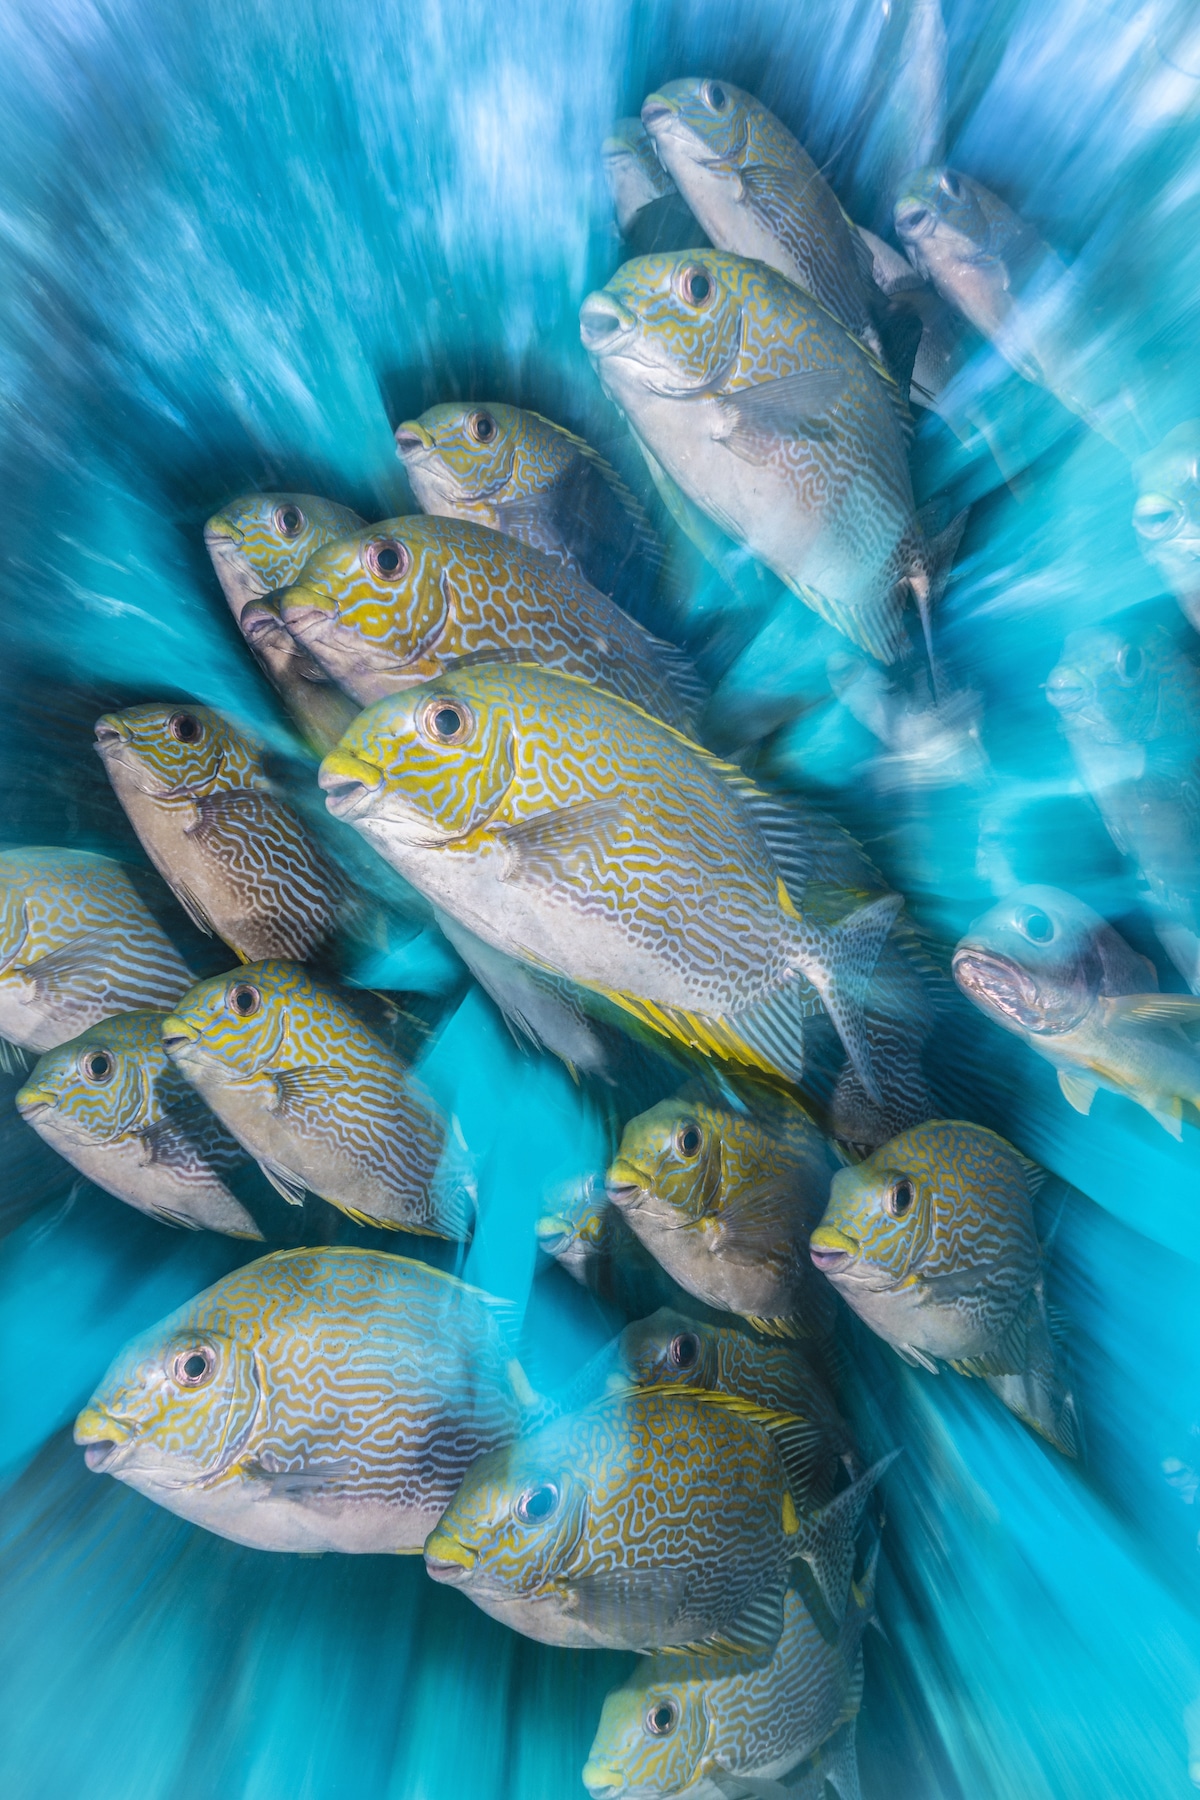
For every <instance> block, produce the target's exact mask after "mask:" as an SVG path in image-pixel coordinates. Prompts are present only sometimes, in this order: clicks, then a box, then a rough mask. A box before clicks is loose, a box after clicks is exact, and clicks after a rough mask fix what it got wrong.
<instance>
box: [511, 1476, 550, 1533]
mask: <svg viewBox="0 0 1200 1800" xmlns="http://www.w3.org/2000/svg"><path fill="white" fill-rule="evenodd" d="M557 1505H558V1489H557V1488H556V1487H555V1485H554V1483H553V1482H552V1481H539V1482H538V1483H537V1484H536V1486H534V1487H527V1488H526V1489H525V1492H524V1493H523V1494H521V1495H520V1496H519V1497H518V1499H517V1504H516V1514H517V1517H518V1519H520V1520H521V1522H522V1524H524V1525H540V1524H541V1523H542V1521H543V1519H548V1518H549V1517H550V1515H551V1513H552V1512H553V1511H554V1509H555V1507H556V1506H557Z"/></svg>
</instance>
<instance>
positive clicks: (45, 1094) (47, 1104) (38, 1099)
mask: <svg viewBox="0 0 1200 1800" xmlns="http://www.w3.org/2000/svg"><path fill="white" fill-rule="evenodd" d="M57 1102H58V1096H57V1095H56V1094H52V1093H51V1091H50V1089H49V1088H39V1087H23V1088H18V1089H17V1091H16V1093H15V1094H14V1095H13V1105H14V1106H15V1107H16V1109H17V1111H18V1112H19V1113H20V1115H21V1117H22V1118H23V1119H26V1120H28V1122H29V1123H30V1124H31V1125H32V1123H33V1121H34V1120H35V1119H39V1118H41V1116H42V1114H43V1113H48V1112H53V1111H54V1108H55V1106H56V1105H57Z"/></svg>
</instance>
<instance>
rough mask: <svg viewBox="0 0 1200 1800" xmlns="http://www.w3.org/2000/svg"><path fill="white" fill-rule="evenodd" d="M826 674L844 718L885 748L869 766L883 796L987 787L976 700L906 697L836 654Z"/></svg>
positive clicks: (963, 692) (964, 694)
mask: <svg viewBox="0 0 1200 1800" xmlns="http://www.w3.org/2000/svg"><path fill="white" fill-rule="evenodd" d="M826 672H827V674H828V676H829V685H830V687H831V688H832V689H833V691H834V693H835V694H836V695H837V697H838V699H839V700H840V701H841V703H842V705H843V706H844V707H845V708H846V710H847V712H848V713H850V714H851V716H852V717H853V718H855V719H857V720H858V723H859V724H860V725H862V726H863V727H864V728H865V729H866V730H867V731H869V732H870V733H871V734H872V736H874V737H876V738H878V740H879V742H880V743H881V744H882V745H883V754H881V755H877V756H875V757H873V758H872V759H871V761H870V763H869V764H868V765H867V766H868V768H869V771H870V774H871V778H872V780H873V782H874V783H875V785H876V786H877V787H879V788H881V789H882V790H883V791H884V792H892V791H894V790H896V789H904V788H908V789H913V788H940V787H957V786H959V785H963V786H969V787H985V786H986V785H987V783H988V781H989V780H990V778H991V771H990V768H989V764H988V759H987V753H986V751H985V750H984V747H983V742H982V738H981V735H980V726H981V723H982V715H983V701H982V696H981V695H980V694H978V693H977V692H975V691H974V690H972V689H969V688H964V689H960V690H959V691H958V692H956V693H950V694H947V693H943V694H941V695H940V697H939V698H937V699H936V700H935V699H934V698H933V696H932V695H931V694H929V693H928V692H926V693H923V694H921V693H916V694H914V693H911V692H909V693H906V692H905V691H904V690H903V689H902V688H901V687H899V686H898V685H897V684H895V683H893V682H890V681H889V680H888V678H887V676H886V675H885V674H884V673H883V671H882V670H881V669H879V668H876V667H875V666H874V665H873V664H871V663H869V662H867V661H865V660H864V659H863V658H861V657H856V656H848V655H842V654H840V653H835V654H834V655H833V656H831V657H830V658H829V659H828V662H827V664H826Z"/></svg>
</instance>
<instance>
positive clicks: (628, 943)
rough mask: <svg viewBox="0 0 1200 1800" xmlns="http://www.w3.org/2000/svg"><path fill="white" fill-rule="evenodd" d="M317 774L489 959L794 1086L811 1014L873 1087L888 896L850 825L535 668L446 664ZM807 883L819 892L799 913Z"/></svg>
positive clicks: (364, 725)
mask: <svg viewBox="0 0 1200 1800" xmlns="http://www.w3.org/2000/svg"><path fill="white" fill-rule="evenodd" d="M319 779H320V782H321V785H322V787H323V788H324V789H325V791H326V803H327V805H328V806H329V809H330V811H331V812H332V813H333V814H334V815H335V816H336V817H338V818H341V819H345V820H347V821H348V822H349V823H351V824H353V825H354V826H355V827H356V828H357V829H358V830H360V831H361V832H362V833H363V835H364V836H365V837H366V838H367V840H368V842H369V843H371V844H372V845H373V846H374V847H375V848H376V849H377V850H378V851H379V852H380V853H381V854H382V855H383V856H385V857H386V858H387V859H388V861H389V862H391V863H392V864H393V866H394V867H395V868H397V869H398V870H399V871H400V872H401V873H402V874H403V875H404V876H405V877H406V878H407V879H408V880H409V881H410V882H411V883H412V884H413V886H414V887H416V888H417V889H418V891H420V892H421V893H424V894H425V895H427V897H428V898H429V899H431V900H432V901H433V903H434V904H435V906H437V907H439V908H440V909H441V910H442V911H444V912H446V913H448V914H450V915H451V917H453V918H457V919H459V920H460V921H461V922H462V923H463V924H465V925H467V926H468V927H469V928H470V929H471V930H472V931H474V932H476V933H477V934H478V935H479V936H480V937H482V938H483V939H484V940H485V941H486V942H489V943H491V944H494V945H495V947H496V948H497V949H499V950H503V951H505V952H506V953H507V954H509V955H512V956H515V957H517V958H518V959H520V960H523V961H525V962H527V963H529V964H531V965H533V966H534V967H537V968H540V969H542V970H545V971H548V972H550V973H552V974H555V975H558V976H562V977H565V978H566V979H568V980H570V981H573V982H577V983H579V984H580V985H582V986H583V987H586V988H591V989H593V990H596V991H598V992H600V993H602V994H604V995H605V996H607V998H608V999H609V1000H610V1001H612V1002H614V1003H615V1004H617V1005H618V1006H620V1007H622V1008H623V1009H624V1010H625V1011H627V1012H629V1013H632V1014H633V1015H634V1016H635V1017H636V1018H638V1019H640V1020H641V1021H642V1022H643V1023H644V1024H646V1025H649V1026H650V1027H651V1028H652V1029H654V1030H656V1031H660V1032H663V1033H665V1034H666V1035H667V1036H670V1037H674V1038H676V1039H679V1040H680V1041H682V1042H684V1043H687V1044H691V1045H693V1046H694V1047H695V1048H697V1049H699V1050H702V1051H704V1052H705V1053H706V1054H708V1055H718V1056H726V1057H732V1058H734V1059H735V1060H738V1061H742V1062H747V1063H751V1064H754V1065H757V1066H759V1067H763V1068H767V1069H771V1070H777V1071H779V1072H782V1073H783V1074H785V1075H788V1076H790V1077H792V1078H795V1079H799V1078H800V1076H801V1074H802V1072H803V1068H804V1044H803V1038H804V1021H805V1020H806V1018H809V1017H813V1016H816V1015H818V1014H819V1013H820V1011H821V1007H822V1003H824V1006H825V1007H826V1008H828V1011H829V1014H830V1016H831V1017H832V1019H833V1021H834V1023H835V1024H836V1026H837V1029H838V1031H839V1033H840V1034H841V1036H842V1039H843V1041H844V1042H845V1045H846V1048H847V1051H848V1053H849V1054H850V1056H851V1057H852V1058H853V1060H854V1063H855V1066H856V1068H857V1069H858V1070H859V1072H860V1074H861V1075H862V1077H863V1079H864V1081H865V1082H866V1084H867V1086H868V1088H869V1089H873V1090H874V1093H875V1094H876V1096H877V1095H878V1089H877V1088H875V1085H874V1078H873V1076H872V1075H871V1073H870V1068H869V1054H868V1050H867V1041H866V1037H865V1034H864V1027H863V1015H862V1007H861V993H862V988H863V983H864V981H865V979H866V978H867V977H869V975H870V973H871V971H872V969H873V968H874V966H875V963H876V960H877V958H878V957H879V954H880V950H881V948H882V946H883V944H884V942H885V940H886V938H887V937H888V934H889V932H890V930H891V927H892V924H893V922H894V920H895V918H896V915H897V913H898V912H899V911H900V908H901V905H902V902H901V900H900V897H899V896H898V895H895V894H884V895H877V897H876V898H874V899H873V900H871V901H870V902H869V903H868V904H866V905H863V904H861V902H862V901H863V900H864V899H865V897H866V895H865V893H864V892H863V888H864V887H865V888H866V889H867V891H869V888H870V886H877V885H878V877H877V876H874V875H873V871H872V870H871V868H870V864H869V863H867V861H866V859H865V857H863V856H862V854H861V852H860V851H859V850H858V849H857V846H855V845H854V844H853V843H852V842H851V840H850V839H849V838H847V837H846V835H845V834H844V833H843V832H841V831H839V829H838V828H837V827H836V826H833V825H832V824H831V823H830V821H828V820H826V819H824V818H822V817H820V816H819V815H817V814H815V813H812V812H809V811H806V810H805V809H803V808H801V809H800V810H796V809H795V808H794V807H792V806H791V805H790V804H789V805H787V806H785V805H784V804H783V803H782V802H779V801H776V800H774V799H772V798H771V797H770V796H768V795H766V794H764V793H762V792H761V791H760V790H759V789H757V788H756V787H754V785H753V784H752V783H751V782H750V781H748V780H747V779H746V777H745V776H744V775H742V774H741V772H740V771H739V770H737V769H735V768H734V767H732V766H731V765H729V764H726V763H721V762H718V761H717V760H716V759H715V758H714V757H712V756H709V755H708V754H707V752H705V751H703V750H701V749H699V748H698V747H697V746H696V745H694V744H692V743H690V742H689V741H688V740H687V739H686V738H684V737H681V736H680V735H679V734H678V733H677V732H674V731H671V730H669V729H668V728H667V727H666V726H664V725H661V724H659V723H658V722H657V721H656V720H654V719H651V718H650V717H648V715H647V714H646V713H644V712H642V711H641V710H640V709H639V708H637V707H635V706H629V705H627V704H625V703H624V702H623V701H621V700H617V699H614V698H612V697H610V696H609V695H607V694H604V693H601V692H600V691H599V689H597V688H594V687H591V686H589V685H588V684H587V683H586V682H582V681H572V680H569V679H567V678H565V677H563V676H561V675H553V674H550V673H548V672H547V671H545V670H542V669H535V668H531V667H528V666H521V665H509V666H504V667H500V666H493V667H490V668H472V669H460V670H457V671H452V672H451V673H450V674H448V675H445V676H443V677H442V678H441V679H440V680H439V681H437V682H433V683H430V684H429V685H428V686H426V687H423V688H420V689H418V690H415V691H412V692H409V693H406V694H402V695H397V696H395V697H394V698H393V699H391V700H384V701H380V702H379V704H378V705H377V706H374V707H372V708H371V709H370V710H369V711H368V712H365V713H364V714H363V715H362V717H361V718H360V719H359V720H358V722H357V724H356V725H355V727H354V729H353V730H352V731H350V732H348V733H347V735H346V737H345V738H344V739H343V740H342V743H341V745H340V746H339V748H338V749H337V750H336V751H334V752H333V753H332V754H331V755H330V756H328V757H327V758H326V759H325V762H324V763H323V764H322V766H321V773H320V777H319ZM809 882H813V883H817V882H821V883H827V884H828V888H825V887H823V888H822V889H821V892H820V895H819V896H818V895H817V894H816V893H815V892H814V896H813V904H812V905H811V906H810V904H809V902H808V900H807V899H806V892H805V890H806V884H808V883H809ZM851 882H853V883H856V884H862V885H861V886H860V887H859V888H858V891H847V886H848V884H849V883H851Z"/></svg>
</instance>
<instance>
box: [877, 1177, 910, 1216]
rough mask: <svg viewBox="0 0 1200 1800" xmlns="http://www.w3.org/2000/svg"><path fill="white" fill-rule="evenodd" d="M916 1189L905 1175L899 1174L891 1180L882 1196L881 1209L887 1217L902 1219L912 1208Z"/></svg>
mask: <svg viewBox="0 0 1200 1800" xmlns="http://www.w3.org/2000/svg"><path fill="white" fill-rule="evenodd" d="M916 1197H917V1190H916V1188H915V1187H914V1186H913V1184H912V1182H911V1181H910V1180H909V1179H908V1176H907V1175H900V1176H898V1177H897V1178H896V1180H895V1181H893V1183H892V1185H891V1186H890V1187H889V1188H888V1190H887V1192H886V1193H885V1194H884V1196H883V1210H884V1212H885V1213H886V1214H887V1215H888V1217H889V1219H904V1218H907V1217H908V1214H909V1213H910V1212H911V1211H912V1209H913V1202H914V1201H915V1199H916Z"/></svg>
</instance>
